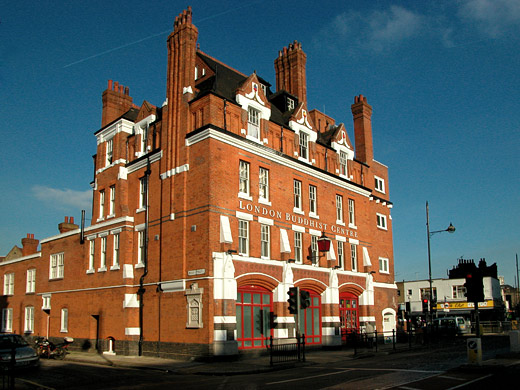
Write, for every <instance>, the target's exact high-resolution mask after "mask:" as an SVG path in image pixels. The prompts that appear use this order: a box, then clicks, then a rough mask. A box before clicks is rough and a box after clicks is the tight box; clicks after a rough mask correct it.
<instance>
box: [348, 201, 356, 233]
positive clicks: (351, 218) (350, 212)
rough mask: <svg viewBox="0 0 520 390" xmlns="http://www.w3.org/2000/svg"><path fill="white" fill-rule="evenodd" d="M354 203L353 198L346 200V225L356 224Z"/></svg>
mask: <svg viewBox="0 0 520 390" xmlns="http://www.w3.org/2000/svg"><path fill="white" fill-rule="evenodd" d="M354 210H355V203H354V199H349V200H348V225H349V226H356V215H355V211H354Z"/></svg>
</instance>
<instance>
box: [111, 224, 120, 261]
mask: <svg viewBox="0 0 520 390" xmlns="http://www.w3.org/2000/svg"><path fill="white" fill-rule="evenodd" d="M112 268H113V269H118V268H119V233H116V234H114V256H113V258H112Z"/></svg>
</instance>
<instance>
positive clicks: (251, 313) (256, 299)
mask: <svg viewBox="0 0 520 390" xmlns="http://www.w3.org/2000/svg"><path fill="white" fill-rule="evenodd" d="M272 311H273V293H272V292H271V291H269V290H267V289H265V288H263V287H258V286H243V287H239V288H238V294H237V310H236V315H237V341H238V348H239V349H248V348H265V346H266V343H267V342H268V341H267V339H268V338H269V337H270V336H271V333H272V330H271V326H270V325H271V313H272Z"/></svg>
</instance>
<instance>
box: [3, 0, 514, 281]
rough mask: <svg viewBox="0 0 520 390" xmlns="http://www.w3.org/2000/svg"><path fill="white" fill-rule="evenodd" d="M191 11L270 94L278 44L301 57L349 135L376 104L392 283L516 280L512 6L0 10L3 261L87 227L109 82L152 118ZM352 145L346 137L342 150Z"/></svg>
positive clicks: (316, 102) (152, 4) (222, 53)
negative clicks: (474, 277)
mask: <svg viewBox="0 0 520 390" xmlns="http://www.w3.org/2000/svg"><path fill="white" fill-rule="evenodd" d="M188 5H191V6H192V8H193V14H194V17H193V21H194V24H195V25H196V26H197V27H198V29H199V43H200V47H201V49H202V50H203V51H204V52H206V53H208V54H210V55H212V56H214V57H216V58H218V59H219V60H221V61H223V62H224V63H226V64H228V65H230V66H232V67H234V68H236V69H238V70H240V71H241V72H243V73H246V74H251V73H253V71H256V72H257V73H258V74H259V75H260V76H262V77H263V78H264V79H266V80H267V81H270V82H271V84H273V85H274V84H275V76H274V65H273V64H274V59H275V58H276V56H277V54H278V51H279V50H281V49H282V48H283V47H284V46H287V45H288V44H289V43H290V42H292V41H294V40H297V41H299V42H301V43H302V46H303V49H304V51H305V52H306V54H307V83H308V86H307V96H308V101H309V102H308V103H309V104H308V105H309V109H312V108H317V109H319V110H320V111H323V112H325V113H327V114H328V115H330V116H332V117H333V118H335V119H336V121H337V123H341V122H343V123H345V124H346V126H347V129H348V130H349V135H350V137H351V138H352V137H353V134H352V115H351V112H350V105H351V104H352V103H353V100H354V96H356V95H359V94H363V95H365V96H367V99H368V102H369V104H371V105H372V107H373V116H372V120H373V121H372V124H373V136H374V155H375V159H376V160H378V161H380V162H382V163H384V164H385V165H387V166H388V167H389V170H390V180H389V190H390V197H391V200H392V202H393V203H394V207H393V209H392V221H393V227H394V230H393V232H394V258H395V272H396V280H398V281H399V280H411V279H424V278H427V277H428V260H427V259H428V258H427V242H426V209H425V204H426V201H428V202H429V208H430V227H431V230H441V229H445V228H447V227H448V225H449V223H450V222H451V223H453V225H455V227H456V229H457V230H456V232H455V233H454V234H447V233H444V234H436V235H434V236H433V237H432V274H433V277H444V276H446V271H447V270H448V269H451V267H452V266H453V265H455V264H456V261H457V258H459V257H463V258H466V259H468V258H473V259H476V260H478V259H480V258H482V257H484V258H486V260H487V261H488V263H494V262H496V263H497V264H498V270H499V274H500V275H503V276H505V278H506V282H508V283H509V284H514V283H515V274H516V267H515V255H516V253H518V252H519V251H520V245H519V229H518V224H519V216H520V206H519V204H520V196H519V192H520V191H519V190H520V180H519V179H520V177H519V172H520V169H519V168H520V164H519V161H520V160H519V158H518V151H519V149H520V135H519V134H520V131H519V130H520V77H519V65H520V50H519V43H520V38H519V37H520V34H519V32H520V2H519V1H518V0H459V1H453V0H445V1H443V0H439V1H418V0H415V1H382V0H381V1H364V2H363V1H361V2H360V1H328V0H323V1H319V2H316V1H301V0H300V1H292V0H286V1H283V2H278V1H274V0H266V1H220V2H208V1H199V0H192V1H190V2H189V3H185V2H179V1H176V0H174V1H172V0H168V1H158V0H157V1H153V0H151V1H148V2H142V1H133V0H127V1H110V2H107V1H97V0H90V1H75V0H72V1H23V0H18V1H6V0H3V1H2V7H1V9H2V13H1V14H0V101H1V105H0V110H1V111H0V113H1V117H2V126H1V129H2V139H3V142H2V144H3V151H2V153H1V154H0V164H1V167H2V169H1V170H0V181H1V183H2V184H3V185H2V189H1V195H2V202H1V203H0V255H6V254H7V252H8V251H9V250H10V249H11V248H12V247H13V245H18V246H20V245H21V244H20V240H21V238H22V237H25V236H26V234H27V233H33V234H35V237H36V238H38V239H40V240H41V239H42V238H45V237H49V236H52V235H55V234H57V233H58V230H57V224H58V223H59V222H62V221H63V219H64V216H74V217H75V219H76V221H79V219H80V215H81V209H86V210H87V216H88V217H90V201H91V196H92V194H91V189H90V185H89V184H90V182H91V181H92V178H93V164H92V155H93V154H94V153H95V151H96V140H95V137H94V136H93V133H94V132H95V131H96V130H98V129H99V128H100V124H101V108H102V106H101V93H102V92H103V90H104V89H105V88H106V85H107V80H109V79H113V80H114V81H118V82H119V83H121V84H123V85H125V86H128V87H129V88H130V95H131V96H132V97H133V98H134V102H135V103H137V104H141V103H142V101H143V100H147V101H149V102H151V103H152V104H155V105H158V106H160V105H161V104H162V103H163V101H164V100H165V93H166V85H165V79H166V38H167V36H168V34H169V32H170V31H171V30H172V28H173V27H172V26H173V22H174V19H175V17H176V16H177V15H178V14H179V13H180V12H182V10H183V9H185V8H186V7H187V6H188ZM352 139H353V138H352Z"/></svg>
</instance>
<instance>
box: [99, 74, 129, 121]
mask: <svg viewBox="0 0 520 390" xmlns="http://www.w3.org/2000/svg"><path fill="white" fill-rule="evenodd" d="M129 93H130V90H129V88H128V87H125V86H123V85H119V83H118V82H117V81H116V82H112V80H108V87H107V89H106V90H105V91H104V92H103V95H102V101H103V112H102V115H101V127H105V126H106V125H107V124H109V123H110V122H112V121H114V120H116V119H117V118H119V117H120V116H121V115H123V114H124V113H125V112H127V111H128V110H129V109H130V108H132V98H131V97H130V95H129Z"/></svg>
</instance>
